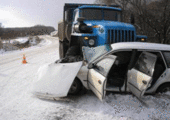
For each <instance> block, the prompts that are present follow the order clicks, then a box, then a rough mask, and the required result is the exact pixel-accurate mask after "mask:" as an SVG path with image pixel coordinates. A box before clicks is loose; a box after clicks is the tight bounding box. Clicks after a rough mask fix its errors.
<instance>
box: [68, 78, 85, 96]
mask: <svg viewBox="0 0 170 120" xmlns="http://www.w3.org/2000/svg"><path fill="white" fill-rule="evenodd" d="M81 89H82V84H81V82H80V80H79V79H78V78H75V80H74V82H73V84H72V85H71V88H70V90H69V94H70V95H77V94H78V93H79V92H80V91H81Z"/></svg>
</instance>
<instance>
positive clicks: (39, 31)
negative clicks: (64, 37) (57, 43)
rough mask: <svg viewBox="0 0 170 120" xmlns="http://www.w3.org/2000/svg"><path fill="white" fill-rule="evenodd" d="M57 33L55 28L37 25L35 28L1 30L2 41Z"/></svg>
mask: <svg viewBox="0 0 170 120" xmlns="http://www.w3.org/2000/svg"><path fill="white" fill-rule="evenodd" d="M53 31H55V29H54V27H51V26H43V25H36V26H33V27H23V28H2V27H1V28H0V37H1V39H11V38H16V37H25V36H35V35H44V34H50V33H51V32H53Z"/></svg>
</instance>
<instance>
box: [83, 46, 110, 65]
mask: <svg viewBox="0 0 170 120" xmlns="http://www.w3.org/2000/svg"><path fill="white" fill-rule="evenodd" d="M82 51H83V55H84V60H86V61H87V62H88V63H90V62H92V61H94V60H95V59H96V58H98V57H100V56H102V55H103V54H105V53H108V52H109V51H111V46H110V45H103V46H98V47H85V46H84V47H83V48H82Z"/></svg>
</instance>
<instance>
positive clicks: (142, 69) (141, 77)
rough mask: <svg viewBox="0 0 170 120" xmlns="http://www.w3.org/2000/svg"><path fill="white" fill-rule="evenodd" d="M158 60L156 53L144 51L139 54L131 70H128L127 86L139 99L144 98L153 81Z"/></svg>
mask: <svg viewBox="0 0 170 120" xmlns="http://www.w3.org/2000/svg"><path fill="white" fill-rule="evenodd" d="M156 60H157V56H156V55H154V54H152V53H149V52H143V53H141V55H140V56H139V59H138V60H137V62H136V64H135V66H134V67H133V68H132V69H131V70H128V74H127V87H128V88H129V89H130V91H131V92H132V93H133V94H134V95H135V96H136V97H138V98H139V99H141V98H142V96H143V95H144V93H145V91H146V89H147V88H148V86H149V84H150V83H151V81H152V76H153V72H154V67H155V63H156Z"/></svg>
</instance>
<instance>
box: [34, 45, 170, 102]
mask: <svg viewBox="0 0 170 120" xmlns="http://www.w3.org/2000/svg"><path fill="white" fill-rule="evenodd" d="M83 54H84V61H79V62H73V63H60V62H58V63H52V64H49V65H47V66H45V67H43V68H41V69H40V70H39V81H38V82H36V84H35V85H34V93H35V94H48V95H53V96H54V97H65V96H67V95H68V94H69V93H70V94H78V93H79V92H80V91H81V90H82V88H86V89H88V90H92V91H93V92H94V93H95V95H96V96H97V97H98V98H99V99H100V100H103V99H104V98H105V95H106V92H108V91H109V92H124V93H132V94H134V95H135V96H136V97H137V98H139V99H140V98H142V96H143V95H144V93H150V94H154V93H158V92H161V93H163V92H167V91H170V74H169V73H170V46H169V45H163V44H154V43H142V42H123V43H115V44H112V45H111V46H107V45H106V46H100V47H95V48H89V47H83Z"/></svg>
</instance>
